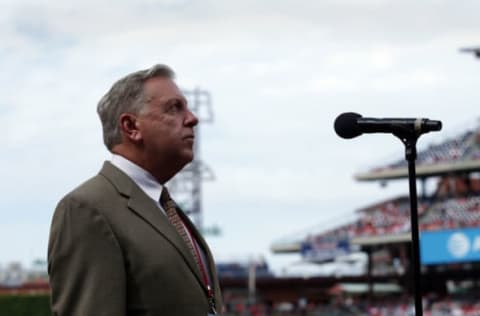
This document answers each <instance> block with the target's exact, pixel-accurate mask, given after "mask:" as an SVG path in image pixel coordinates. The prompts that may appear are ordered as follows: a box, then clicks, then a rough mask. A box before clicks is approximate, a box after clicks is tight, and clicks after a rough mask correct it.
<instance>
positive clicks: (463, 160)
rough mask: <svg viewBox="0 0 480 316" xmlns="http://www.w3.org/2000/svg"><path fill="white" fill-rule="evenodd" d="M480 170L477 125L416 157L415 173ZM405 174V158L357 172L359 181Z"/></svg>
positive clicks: (428, 175) (448, 172) (479, 139)
mask: <svg viewBox="0 0 480 316" xmlns="http://www.w3.org/2000/svg"><path fill="white" fill-rule="evenodd" d="M473 171H480V128H479V127H476V128H475V129H473V130H468V131H465V132H463V133H461V134H459V135H457V136H455V137H452V138H450V139H447V140H445V141H444V142H442V143H440V144H437V145H431V146H430V147H429V148H427V149H425V150H422V151H419V152H418V154H417V160H416V173H417V177H430V176H440V175H445V174H451V173H463V172H473ZM406 177H408V165H407V161H406V160H404V159H403V160H397V161H395V162H393V163H390V164H387V165H384V166H381V167H377V168H374V169H373V170H369V171H367V172H362V173H358V174H356V175H355V179H357V180H359V181H376V180H393V179H402V178H406Z"/></svg>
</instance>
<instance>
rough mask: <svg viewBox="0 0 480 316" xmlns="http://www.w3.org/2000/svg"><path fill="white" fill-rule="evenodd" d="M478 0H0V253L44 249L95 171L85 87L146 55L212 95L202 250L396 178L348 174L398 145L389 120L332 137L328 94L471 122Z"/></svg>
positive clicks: (381, 112) (312, 213)
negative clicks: (216, 231)
mask: <svg viewBox="0 0 480 316" xmlns="http://www.w3.org/2000/svg"><path fill="white" fill-rule="evenodd" d="M479 12H480V2H479V1H475V0H470V1H468V0H466V1H453V0H451V1H442V0H436V1H434V0H425V1H413V0H412V1H410V0H408V1H382V0H363V1H360V0H331V1H325V0H315V1H313V0H312V1H293V0H292V1H282V0H275V1H253V0H251V1H250V0H248V1H220V0H217V1H214V0H205V1H188V0H183V1H182V0H178V1H175V0H163V1H162V0H159V1H154V0H136V1H133V0H132V1H129V0H117V1H111V0H108V1H101V2H99V1H90V0H88V1H82V2H81V3H80V2H77V3H75V4H72V3H69V2H68V1H52V0H48V1H39V0H35V1H33V0H32V1H26V0H20V1H19V0H15V1H13V0H0V38H1V41H0V86H1V90H0V91H1V92H0V108H1V110H2V115H1V116H0V126H2V128H3V131H4V135H5V136H6V138H5V139H4V141H3V144H2V147H3V150H2V155H1V156H0V172H1V175H2V177H3V178H4V181H3V182H2V183H1V184H0V188H1V192H3V194H2V195H3V197H2V199H1V200H0V215H1V222H0V245H1V247H0V248H1V251H0V264H2V263H3V264H5V263H7V262H10V261H13V260H19V261H21V262H23V263H25V264H29V263H30V262H31V261H32V260H33V259H35V258H45V257H46V248H47V240H48V231H49V225H50V220H51V216H52V213H53V210H54V208H55V205H56V203H57V202H58V200H59V199H60V198H61V197H62V196H63V195H64V194H65V193H67V192H68V191H70V190H72V189H73V188H74V187H75V186H76V185H78V184H79V183H80V182H82V181H84V180H85V179H87V178H89V177H90V176H92V175H94V174H96V173H97V172H98V170H99V169H100V167H101V165H102V162H103V160H105V159H109V157H110V155H109V153H108V152H107V150H106V149H105V148H104V147H103V143H102V138H101V127H100V123H99V120H98V118H97V115H96V104H97V102H98V100H99V99H100V97H101V96H102V95H103V94H104V93H105V92H106V91H107V90H108V89H109V88H110V86H111V85H112V83H113V82H114V81H115V80H117V79H118V78H120V77H121V76H124V75H126V74H127V73H130V72H132V71H136V70H139V69H144V68H148V67H150V66H152V65H153V64H156V63H165V64H168V65H170V66H171V67H172V68H173V69H174V70H175V71H176V73H177V79H178V80H177V82H178V84H179V85H180V86H181V87H182V88H183V89H193V88H195V87H200V88H202V89H205V90H208V91H209V92H210V93H211V95H212V97H213V104H212V105H213V111H214V114H215V120H214V122H213V123H212V124H208V125H207V124H205V125H202V126H201V133H202V138H201V157H202V159H203V160H204V161H205V162H206V163H207V164H208V165H209V166H210V167H211V168H212V169H213V171H214V173H215V176H216V180H215V181H212V182H206V183H205V184H204V188H203V190H204V204H203V208H204V212H205V214H204V222H205V225H207V226H210V225H218V226H219V227H220V228H221V229H222V235H221V236H219V237H209V238H208V241H209V243H210V244H211V246H212V248H213V251H214V254H215V256H216V257H217V258H228V257H237V258H248V257H252V256H259V255H264V256H266V257H267V259H268V260H269V262H271V264H272V265H274V266H275V268H278V267H280V266H281V265H283V264H288V260H296V258H290V257H289V258H288V260H287V259H286V258H285V257H283V258H278V256H273V255H272V254H271V253H270V251H269V247H270V245H271V244H272V242H273V241H275V240H277V239H279V238H282V237H284V236H291V235H295V234H296V233H297V232H302V231H306V230H308V229H309V228H311V227H315V226H319V225H325V226H328V224H329V223H332V222H334V221H338V220H342V219H343V218H347V217H348V216H350V215H351V214H352V213H353V211H354V210H355V209H358V208H360V207H363V206H366V205H368V204H372V203H374V202H378V201H379V200H384V199H387V198H390V197H396V196H398V195H399V194H407V193H408V186H407V182H406V181H399V182H397V183H392V184H391V185H389V186H388V187H387V188H381V187H380V186H379V185H378V184H372V183H357V182H355V181H354V179H353V174H354V173H356V172H360V171H365V170H367V169H368V168H370V167H372V166H375V165H379V164H384V163H387V162H390V161H391V160H397V159H400V158H402V157H403V145H402V144H401V143H400V142H399V141H398V140H396V139H395V138H394V137H393V136H390V135H366V136H362V137H359V138H357V139H354V140H351V141H346V140H343V139H340V138H338V137H337V136H336V135H335V133H334V132H333V128H332V126H333V121H334V119H335V117H336V116H337V115H338V114H340V113H342V112H345V111H354V112H358V113H360V114H362V115H364V116H371V117H427V118H430V119H438V120H442V122H443V126H444V128H443V131H442V132H441V133H436V134H427V135H424V136H423V137H422V138H421V139H420V142H419V148H420V149H421V148H422V147H425V146H426V145H428V144H430V143H436V142H439V141H441V140H442V139H445V138H446V137H449V136H452V135H455V134H457V133H461V132H462V131H463V130H464V129H465V128H466V127H467V126H472V125H473V124H475V123H476V122H477V119H478V117H479V116H480V115H479V114H480V113H479V112H480V111H479V105H480V104H479V100H480V89H479V88H478V82H479V79H480V60H479V59H475V58H474V57H473V56H472V55H468V54H463V53H459V51H458V50H459V48H461V47H468V46H476V45H480V19H479V18H478V13H479Z"/></svg>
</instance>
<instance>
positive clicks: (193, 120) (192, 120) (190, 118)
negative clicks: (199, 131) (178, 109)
mask: <svg viewBox="0 0 480 316" xmlns="http://www.w3.org/2000/svg"><path fill="white" fill-rule="evenodd" d="M197 124H198V118H197V117H196V116H195V114H193V112H192V111H190V110H187V117H186V118H185V125H187V126H196V125H197Z"/></svg>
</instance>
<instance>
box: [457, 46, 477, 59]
mask: <svg viewBox="0 0 480 316" xmlns="http://www.w3.org/2000/svg"><path fill="white" fill-rule="evenodd" d="M460 52H462V53H472V54H473V55H474V56H475V57H477V58H480V46H479V47H466V48H460Z"/></svg>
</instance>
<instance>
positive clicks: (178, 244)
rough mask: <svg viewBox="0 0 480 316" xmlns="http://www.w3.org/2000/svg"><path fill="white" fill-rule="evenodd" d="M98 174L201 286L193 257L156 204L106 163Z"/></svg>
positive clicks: (123, 174) (133, 183)
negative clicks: (167, 244)
mask: <svg viewBox="0 0 480 316" xmlns="http://www.w3.org/2000/svg"><path fill="white" fill-rule="evenodd" d="M100 174H102V175H103V176H105V177H106V178H107V179H108V180H109V181H110V182H111V183H112V184H113V185H114V186H115V187H116V188H117V190H118V192H119V193H120V194H121V195H123V196H125V197H127V198H128V208H129V209H130V210H131V211H133V212H134V213H136V214H137V215H138V216H140V217H141V218H142V219H143V220H144V221H145V222H147V223H148V224H150V225H151V226H152V227H153V228H154V229H155V230H156V231H157V232H158V233H159V234H161V235H162V236H163V237H165V238H166V239H167V240H168V241H169V242H170V243H171V244H172V245H173V246H174V247H175V248H176V249H177V251H178V252H179V253H180V254H181V256H182V257H183V259H184V260H185V261H186V263H187V265H188V266H189V268H190V270H192V272H193V273H194V274H195V277H196V278H197V280H198V281H199V282H200V284H202V285H203V281H202V276H201V272H200V269H199V267H198V266H197V264H196V262H195V259H194V258H193V255H192V254H191V252H190V249H188V247H187V245H186V244H185V241H183V239H182V237H181V236H180V234H178V232H177V231H176V230H175V228H174V227H173V226H172V225H171V224H170V222H169V221H168V219H167V217H166V216H165V215H164V214H162V211H161V210H160V209H159V208H158V207H157V205H156V203H155V202H154V201H153V200H152V199H151V198H150V197H148V196H147V195H146V194H145V193H144V192H143V191H142V190H141V189H140V188H139V187H138V186H137V184H136V183H135V182H134V181H133V180H131V179H130V177H129V176H127V175H126V174H125V173H124V172H123V171H121V170H120V169H118V168H117V167H115V166H114V165H112V164H111V163H110V162H108V161H106V162H105V163H104V165H103V168H102V170H101V171H100Z"/></svg>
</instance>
